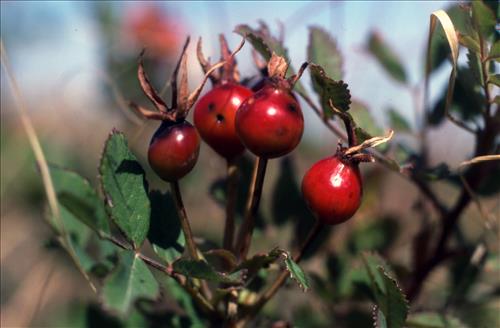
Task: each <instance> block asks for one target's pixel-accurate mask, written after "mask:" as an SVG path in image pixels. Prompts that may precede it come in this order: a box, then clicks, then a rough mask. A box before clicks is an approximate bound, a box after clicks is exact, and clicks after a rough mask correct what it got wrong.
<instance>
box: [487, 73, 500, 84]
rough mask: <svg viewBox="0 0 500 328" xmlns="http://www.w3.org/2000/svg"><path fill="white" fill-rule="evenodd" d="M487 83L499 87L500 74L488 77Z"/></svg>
mask: <svg viewBox="0 0 500 328" xmlns="http://www.w3.org/2000/svg"><path fill="white" fill-rule="evenodd" d="M488 81H489V82H490V83H493V84H494V85H496V86H497V87H500V74H494V75H490V77H489V78H488Z"/></svg>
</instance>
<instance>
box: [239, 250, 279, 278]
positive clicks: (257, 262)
mask: <svg viewBox="0 0 500 328" xmlns="http://www.w3.org/2000/svg"><path fill="white" fill-rule="evenodd" d="M281 254H282V251H281V250H280V249H279V248H275V249H273V250H271V251H270V252H269V253H265V254H256V255H254V256H252V257H251V258H249V259H247V260H245V261H243V262H241V263H240V264H239V265H238V266H237V267H236V268H235V269H234V271H241V270H246V271H247V275H248V277H253V276H254V275H256V274H257V272H258V271H259V270H260V269H262V268H264V267H266V266H268V265H269V264H271V263H273V262H274V261H276V260H277V259H278V258H279V257H280V255H281Z"/></svg>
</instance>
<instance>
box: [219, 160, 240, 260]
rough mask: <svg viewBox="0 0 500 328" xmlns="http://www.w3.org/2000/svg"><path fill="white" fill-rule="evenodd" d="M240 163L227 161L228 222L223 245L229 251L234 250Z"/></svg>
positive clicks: (225, 227) (225, 225) (225, 226)
mask: <svg viewBox="0 0 500 328" xmlns="http://www.w3.org/2000/svg"><path fill="white" fill-rule="evenodd" d="M237 193H238V165H236V163H235V161H234V160H228V161H227V191H226V199H227V204H226V222H225V224H224V239H223V243H222V245H223V247H224V249H227V250H228V251H232V250H233V239H234V215H235V210H236V201H237V199H238V194H237Z"/></svg>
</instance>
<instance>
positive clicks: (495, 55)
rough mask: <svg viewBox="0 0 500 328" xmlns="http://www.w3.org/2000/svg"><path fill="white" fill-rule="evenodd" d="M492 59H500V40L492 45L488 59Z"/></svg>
mask: <svg viewBox="0 0 500 328" xmlns="http://www.w3.org/2000/svg"><path fill="white" fill-rule="evenodd" d="M491 59H494V60H495V61H497V62H498V61H500V40H497V41H495V43H493V45H492V46H491V49H490V53H489V55H488V60H491Z"/></svg>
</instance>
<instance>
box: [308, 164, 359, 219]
mask: <svg viewBox="0 0 500 328" xmlns="http://www.w3.org/2000/svg"><path fill="white" fill-rule="evenodd" d="M362 193H363V188H362V182H361V175H360V173H359V168H358V164H354V163H348V162H344V161H342V160H341V159H339V158H338V157H337V156H332V157H328V158H325V159H322V160H320V161H319V162H317V163H316V164H314V165H313V166H312V167H311V168H310V169H309V171H307V173H306V175H305V176H304V179H303V180H302V195H303V197H304V199H305V200H306V202H307V204H308V206H309V208H310V209H311V211H312V212H313V213H314V214H315V215H316V217H317V218H318V220H319V222H321V223H323V224H329V225H335V224H339V223H342V222H344V221H347V220H349V219H350V218H351V217H352V216H353V215H354V213H356V211H357V210H358V208H359V206H360V204H361V196H362Z"/></svg>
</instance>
